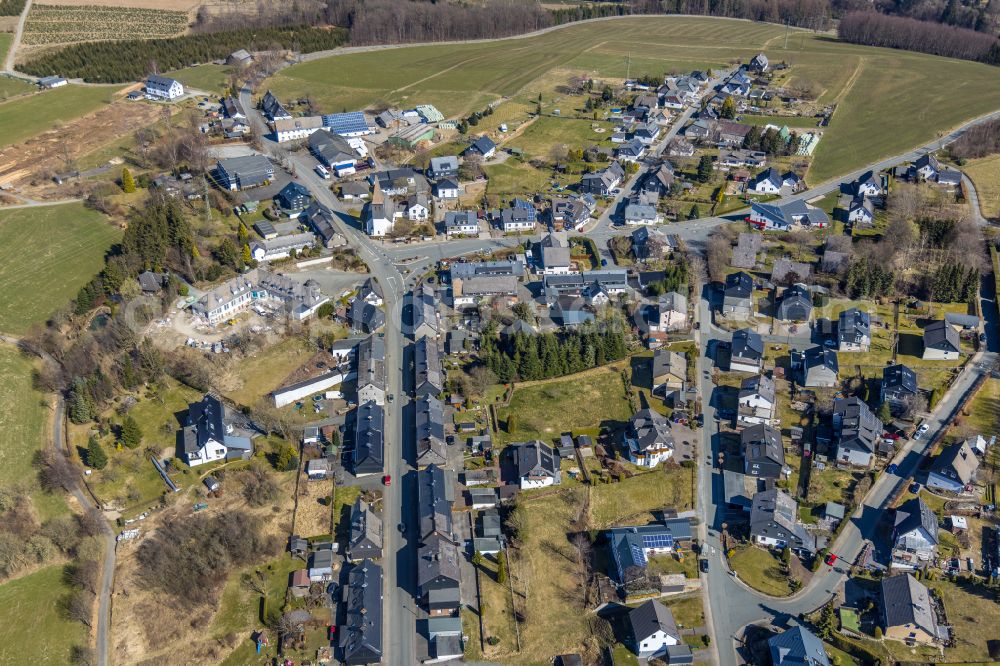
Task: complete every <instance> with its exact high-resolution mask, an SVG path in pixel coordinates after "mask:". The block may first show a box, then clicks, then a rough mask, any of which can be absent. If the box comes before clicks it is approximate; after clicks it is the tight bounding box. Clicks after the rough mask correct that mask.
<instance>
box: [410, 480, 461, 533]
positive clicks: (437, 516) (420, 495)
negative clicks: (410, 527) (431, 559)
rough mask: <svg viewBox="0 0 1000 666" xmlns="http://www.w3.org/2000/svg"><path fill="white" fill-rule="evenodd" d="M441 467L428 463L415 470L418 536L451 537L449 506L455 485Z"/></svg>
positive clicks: (452, 499) (452, 498)
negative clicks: (418, 522)
mask: <svg viewBox="0 0 1000 666" xmlns="http://www.w3.org/2000/svg"><path fill="white" fill-rule="evenodd" d="M450 476H451V475H450V474H449V473H448V471H447V470H445V469H444V468H443V467H439V466H438V465H428V466H427V467H426V468H425V469H422V470H420V471H418V472H417V513H418V515H419V518H420V537H421V538H422V539H426V538H429V537H430V536H431V535H433V534H440V535H442V536H444V537H446V538H448V539H451V538H452V537H453V529H452V527H453V526H452V519H451V507H452V505H453V504H454V502H455V486H454V483H453V481H452V479H451V478H450Z"/></svg>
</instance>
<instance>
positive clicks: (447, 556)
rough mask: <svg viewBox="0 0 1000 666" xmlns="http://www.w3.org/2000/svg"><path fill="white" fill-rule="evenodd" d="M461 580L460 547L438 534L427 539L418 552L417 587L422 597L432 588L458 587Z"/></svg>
mask: <svg viewBox="0 0 1000 666" xmlns="http://www.w3.org/2000/svg"><path fill="white" fill-rule="evenodd" d="M461 580H462V574H461V572H460V570H459V557H458V546H456V545H455V544H454V543H453V542H452V541H450V540H449V539H447V538H444V537H442V536H440V535H438V534H434V535H432V536H430V537H429V538H427V539H425V540H424V541H423V542H422V543H421V544H420V548H419V549H418V550H417V586H418V587H419V588H420V593H421V595H424V594H427V593H428V592H429V591H430V589H431V588H434V589H440V588H446V587H458V586H459V583H460V582H461Z"/></svg>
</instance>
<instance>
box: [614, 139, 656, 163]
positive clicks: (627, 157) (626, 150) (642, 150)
mask: <svg viewBox="0 0 1000 666" xmlns="http://www.w3.org/2000/svg"><path fill="white" fill-rule="evenodd" d="M648 149H649V146H647V145H646V144H645V143H643V142H642V141H640V140H639V139H632V140H630V141H626V142H625V143H623V144H622V145H621V146H619V147H618V150H617V151H616V156H617V157H618V159H619V160H621V161H623V162H638V161H639V160H641V159H642V158H643V157H645V155H646V151H647V150H648Z"/></svg>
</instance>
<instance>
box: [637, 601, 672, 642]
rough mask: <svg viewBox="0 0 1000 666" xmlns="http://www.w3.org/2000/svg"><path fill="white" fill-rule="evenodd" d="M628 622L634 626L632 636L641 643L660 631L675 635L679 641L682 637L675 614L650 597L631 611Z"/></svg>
mask: <svg viewBox="0 0 1000 666" xmlns="http://www.w3.org/2000/svg"><path fill="white" fill-rule="evenodd" d="M628 622H629V626H631V628H632V637H633V638H634V639H635V641H636V642H637V643H641V642H642V641H643V640H645V639H647V638H649V637H650V636H652V635H653V634H655V633H656V632H658V631H662V632H663V633H665V634H666V635H667V636H673V637H674V638H675V639H677V640H678V641H679V640H680V638H681V636H680V632H679V631H677V624H676V623H675V622H674V614H673V613H671V612H670V609H669V608H667V607H666V606H664V605H663V604H661V603H660V602H659V601H657V600H656V599H650V600H649V601H647V602H646V603H644V604H642V605H641V606H639V607H637V608H633V609H632V610H631V611H629V614H628Z"/></svg>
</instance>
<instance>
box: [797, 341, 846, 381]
mask: <svg viewBox="0 0 1000 666" xmlns="http://www.w3.org/2000/svg"><path fill="white" fill-rule="evenodd" d="M802 364H803V373H804V374H805V376H806V380H807V381H808V378H809V375H810V374H812V373H813V372H816V371H817V370H823V369H825V370H828V371H830V372H832V373H834V374H835V375H839V374H840V363H839V361H838V360H837V352H835V351H833V350H832V349H826V348H824V347H820V346H819V345H817V346H815V347H810V348H809V349H807V350H805V352H803V353H802Z"/></svg>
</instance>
